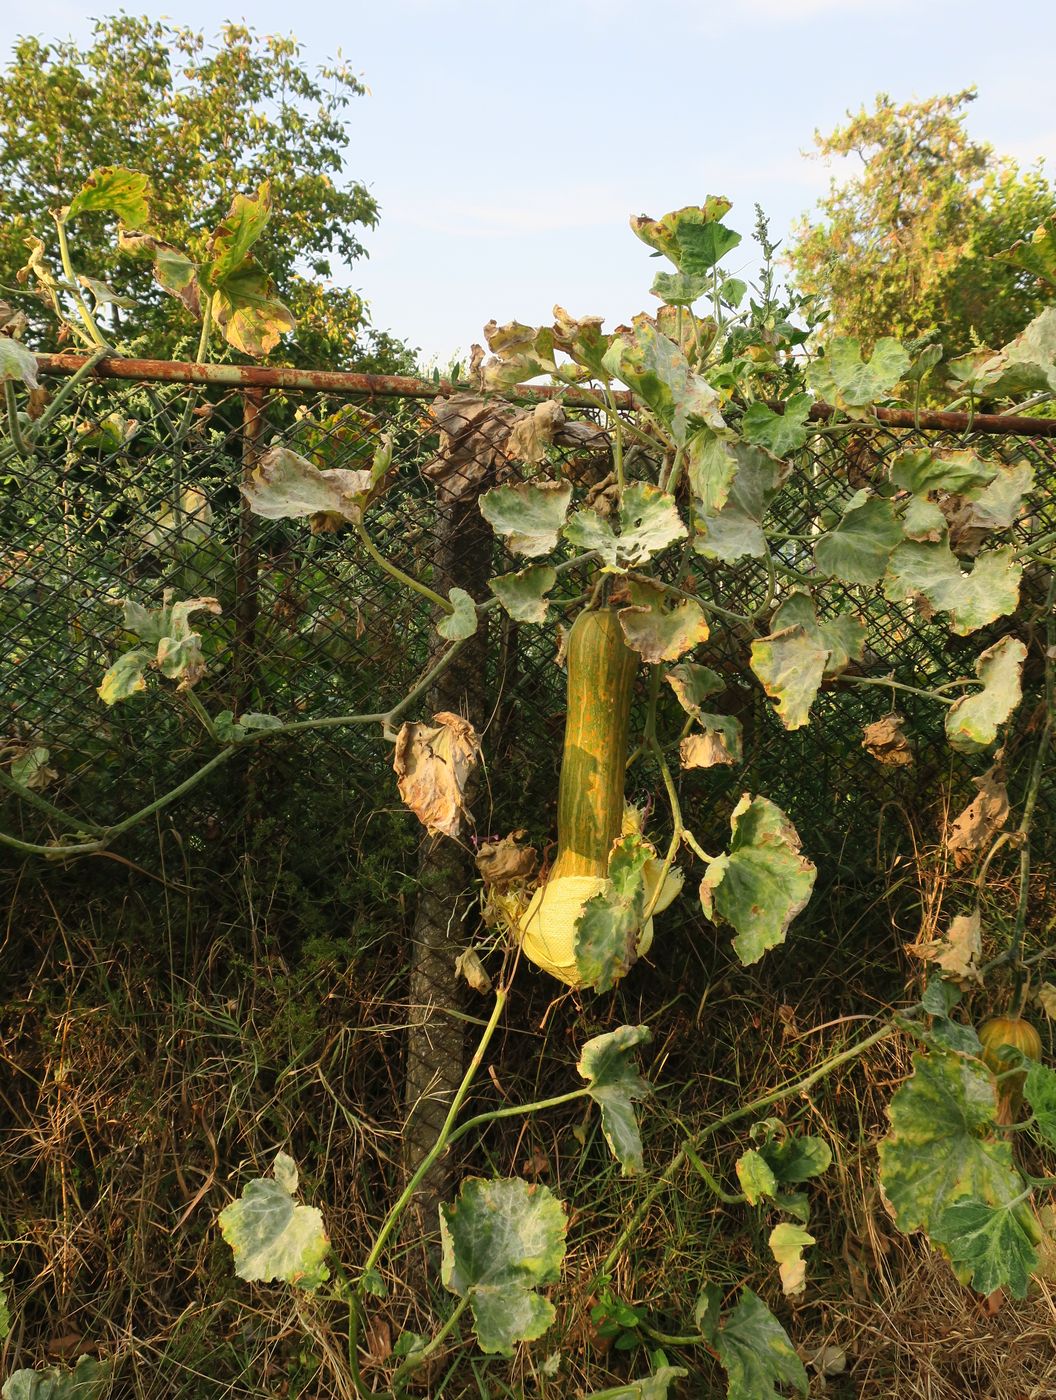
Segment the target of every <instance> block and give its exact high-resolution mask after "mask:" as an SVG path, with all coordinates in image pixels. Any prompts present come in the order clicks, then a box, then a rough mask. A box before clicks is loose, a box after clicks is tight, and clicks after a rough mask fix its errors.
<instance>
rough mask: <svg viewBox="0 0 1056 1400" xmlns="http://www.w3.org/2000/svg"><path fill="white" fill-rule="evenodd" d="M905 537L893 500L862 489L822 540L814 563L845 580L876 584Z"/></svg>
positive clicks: (822, 570)
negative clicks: (896, 547) (892, 554)
mask: <svg viewBox="0 0 1056 1400" xmlns="http://www.w3.org/2000/svg"><path fill="white" fill-rule="evenodd" d="M901 539H902V527H901V525H900V524H899V523H898V521H897V519H896V518H895V512H894V508H893V507H892V505H891V502H890V501H888V500H885V499H884V498H883V497H880V496H869V495H867V494H866V492H865V491H859V492H858V493H857V494H856V495H855V496H852V498H851V500H850V501H849V502H848V503H847V508H846V510H845V511H844V514H843V517H842V519H841V520H840V521H839V522H838V524H837V525H836V526H835V527H834V528H833V529H832V530H830V531H829V532H828V534H826V535H822V536H821V538H820V539H819V540H818V543H817V544H816V545H815V547H814V562H815V564H817V566H818V569H819V570H820V571H821V572H822V573H823V574H829V575H832V576H833V577H835V578H838V579H840V581H841V582H843V583H865V584H872V583H876V581H877V580H878V579H879V578H881V577H882V576H883V573H884V570H885V569H886V568H887V562H888V557H889V556H890V554H891V551H892V550H893V549H894V548H895V546H896V545H897V544H898V543H899V541H900V540H901Z"/></svg>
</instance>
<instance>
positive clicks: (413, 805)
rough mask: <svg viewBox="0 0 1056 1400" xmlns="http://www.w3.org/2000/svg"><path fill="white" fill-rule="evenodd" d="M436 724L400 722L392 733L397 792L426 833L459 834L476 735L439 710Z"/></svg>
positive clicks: (465, 810) (477, 743)
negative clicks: (395, 733)
mask: <svg viewBox="0 0 1056 1400" xmlns="http://www.w3.org/2000/svg"><path fill="white" fill-rule="evenodd" d="M433 719H434V720H435V721H436V723H435V724H434V725H429V724H412V723H408V724H404V725H403V726H402V728H401V729H400V732H399V734H398V735H397V736H396V753H395V756H394V758H393V762H392V766H393V769H394V770H395V773H396V777H397V779H398V783H399V789H400V796H401V797H402V798H403V800H404V802H405V803H406V804H407V806H408V807H410V809H411V811H412V812H413V813H414V814H415V816H416V817H417V818H418V820H419V821H420V822H421V823H422V825H423V826H424V827H425V829H426V830H427V831H428V832H429V833H430V835H435V834H437V833H439V834H440V835H442V836H457V835H458V834H459V831H460V830H461V828H462V820H463V818H465V819H466V820H467V821H470V822H471V821H472V818H471V817H470V814H469V810H468V808H467V807H466V805H465V791H466V784H467V783H468V782H469V779H470V777H471V776H472V774H473V772H474V770H475V769H476V766H477V762H478V760H479V758H480V739H479V738H478V737H477V733H476V730H475V729H474V728H473V726H472V725H471V724H470V723H469V721H468V720H465V719H463V718H462V717H461V716H460V715H454V714H451V713H450V712H448V711H446V710H443V711H441V712H440V713H439V714H437V715H434V716H433Z"/></svg>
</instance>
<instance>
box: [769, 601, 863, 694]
mask: <svg viewBox="0 0 1056 1400" xmlns="http://www.w3.org/2000/svg"><path fill="white" fill-rule="evenodd" d="M785 627H802V628H803V630H804V631H805V632H806V634H807V636H808V637H809V638H810V640H811V641H812V642H813V643H814V645H815V646H816V647H821V648H822V649H823V650H824V651H825V652H826V657H825V675H826V676H838V675H839V674H840V672H841V671H843V670H845V669H846V668H847V666H848V665H849V664H850V663H851V662H852V661H860V660H861V659H862V655H863V653H864V651H865V637H866V626H865V623H864V621H863V620H862V619H861V618H860V617H857V616H856V615H855V614H854V613H850V612H845V613H838V614H837V615H836V616H835V617H824V618H819V617H818V615H817V613H816V612H815V610H814V600H813V598H811V596H810V594H809V593H807V592H804V590H802V589H796V590H794V591H793V592H792V593H790V594H789V595H788V597H787V598H786V599H785V600H784V602H782V603H781V605H780V607H778V608H777V610H776V611H775V613H774V615H773V617H772V618H771V619H770V630H771V632H772V633H774V632H780V631H781V630H782V628H785Z"/></svg>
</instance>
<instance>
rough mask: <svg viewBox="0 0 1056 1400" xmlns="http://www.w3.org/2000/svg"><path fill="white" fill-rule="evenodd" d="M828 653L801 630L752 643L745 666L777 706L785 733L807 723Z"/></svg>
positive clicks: (782, 631)
mask: <svg viewBox="0 0 1056 1400" xmlns="http://www.w3.org/2000/svg"><path fill="white" fill-rule="evenodd" d="M828 655H829V653H828V651H827V650H826V649H825V648H824V647H821V646H819V645H818V644H817V643H816V642H815V641H814V640H813V639H812V638H811V636H810V634H809V633H808V632H807V630H806V628H804V627H799V626H795V627H785V628H783V629H782V630H781V631H780V632H773V633H771V635H770V636H768V637H761V638H759V639H758V640H756V641H754V642H753V643H752V649H751V661H750V662H749V664H750V666H751V668H752V670H753V671H754V673H755V675H756V676H757V677H758V679H759V681H760V683H761V685H762V687H763V689H764V690H765V691H766V693H767V695H769V697H770V698H771V700H776V702H777V713H778V715H779V716H780V718H781V723H782V724H783V725H784V726H785V728H786V729H801V728H802V727H803V725H805V724H807V723H808V722H809V720H810V707H811V705H812V704H813V703H814V697H815V696H816V695H817V693H818V688H819V687H820V685H821V680H822V677H823V676H824V674H825V663H826V660H827V659H828Z"/></svg>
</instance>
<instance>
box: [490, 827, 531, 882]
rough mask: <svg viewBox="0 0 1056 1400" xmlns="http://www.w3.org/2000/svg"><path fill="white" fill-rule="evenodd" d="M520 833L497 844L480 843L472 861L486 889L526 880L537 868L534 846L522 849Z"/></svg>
mask: <svg viewBox="0 0 1056 1400" xmlns="http://www.w3.org/2000/svg"><path fill="white" fill-rule="evenodd" d="M523 836H524V832H523V831H514V832H512V833H511V834H510V835H509V836H504V837H503V838H502V840H501V841H484V842H482V843H481V845H480V846H479V847H478V849H477V853H476V856H475V860H476V863H477V869H478V870H479V871H480V876H481V879H482V880H483V881H484V883H485V884H486V885H498V886H499V887H500V888H501V887H503V886H505V885H510V884H512V883H513V882H514V881H515V880H530V879H531V877H532V876H533V875H534V874H535V872H536V868H537V867H538V865H539V853H538V852H537V851H536V849H535V847H534V846H522V845H521V838H522V837H523Z"/></svg>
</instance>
